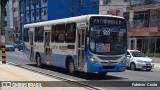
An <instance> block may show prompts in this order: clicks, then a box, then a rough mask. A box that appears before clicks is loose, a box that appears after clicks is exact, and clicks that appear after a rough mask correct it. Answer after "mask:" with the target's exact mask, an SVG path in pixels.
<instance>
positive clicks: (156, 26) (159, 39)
mask: <svg viewBox="0 0 160 90" xmlns="http://www.w3.org/2000/svg"><path fill="white" fill-rule="evenodd" d="M124 1H126V2H124ZM104 2H105V3H104ZM99 13H100V14H112V15H117V16H123V17H125V18H126V20H127V22H128V47H129V49H138V50H141V51H143V52H146V51H151V52H158V53H160V50H157V49H158V48H159V49H160V0H100V7H99Z"/></svg>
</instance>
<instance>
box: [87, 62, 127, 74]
mask: <svg viewBox="0 0 160 90" xmlns="http://www.w3.org/2000/svg"><path fill="white" fill-rule="evenodd" d="M125 69H126V64H125V63H123V64H114V65H101V64H91V63H90V64H88V65H87V72H123V71H125Z"/></svg>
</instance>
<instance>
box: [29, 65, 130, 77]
mask: <svg viewBox="0 0 160 90" xmlns="http://www.w3.org/2000/svg"><path fill="white" fill-rule="evenodd" d="M27 65H29V66H33V67H36V68H39V67H37V65H36V64H27ZM39 69H45V70H50V71H54V72H58V73H60V74H65V75H68V73H67V71H66V70H65V69H63V68H59V67H55V66H47V65H43V66H42V67H41V68H39ZM73 77H75V78H82V79H86V80H122V79H128V78H123V77H117V76H112V75H106V76H100V75H98V74H96V73H84V72H76V75H75V76H73Z"/></svg>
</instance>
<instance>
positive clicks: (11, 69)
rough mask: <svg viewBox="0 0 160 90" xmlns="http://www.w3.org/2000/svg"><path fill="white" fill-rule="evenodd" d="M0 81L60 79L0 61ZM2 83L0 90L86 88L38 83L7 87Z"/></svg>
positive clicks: (71, 89) (79, 89) (70, 89)
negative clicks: (49, 85) (48, 85)
mask: <svg viewBox="0 0 160 90" xmlns="http://www.w3.org/2000/svg"><path fill="white" fill-rule="evenodd" d="M0 81H3V83H5V82H11V81H13V82H14V81H25V82H26V81H60V80H58V79H54V78H51V77H47V76H44V75H41V74H38V73H35V72H32V71H29V70H25V69H23V68H19V67H16V66H13V65H10V64H2V63H1V62H0ZM0 84H1V85H0V86H2V82H0ZM67 84H69V83H67ZM4 85H6V84H4ZM4 85H3V87H0V90H86V89H85V88H83V87H41V86H40V84H39V86H40V87H8V86H7V87H5V86H4ZM7 85H8V84H7ZM12 85H13V83H12ZM16 85H18V84H16ZM27 85H28V84H27ZM21 86H22V85H21ZM31 86H32V85H31ZM61 86H63V84H61ZM72 86H73V85H72Z"/></svg>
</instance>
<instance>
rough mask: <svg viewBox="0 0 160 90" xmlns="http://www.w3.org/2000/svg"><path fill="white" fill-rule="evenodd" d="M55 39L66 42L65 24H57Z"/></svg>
mask: <svg viewBox="0 0 160 90" xmlns="http://www.w3.org/2000/svg"><path fill="white" fill-rule="evenodd" d="M55 32H56V33H55V41H56V42H64V40H65V33H66V30H65V24H60V25H56V26H55Z"/></svg>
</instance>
